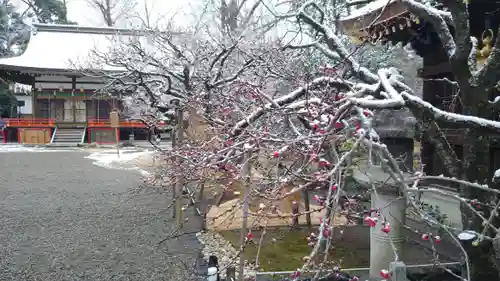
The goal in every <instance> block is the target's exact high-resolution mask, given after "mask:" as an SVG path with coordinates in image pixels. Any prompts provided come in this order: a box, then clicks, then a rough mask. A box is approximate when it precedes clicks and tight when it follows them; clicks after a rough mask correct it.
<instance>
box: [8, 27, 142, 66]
mask: <svg viewBox="0 0 500 281" xmlns="http://www.w3.org/2000/svg"><path fill="white" fill-rule="evenodd" d="M33 27H34V28H33V31H32V34H31V37H30V40H29V43H28V46H27V49H26V51H25V52H24V53H23V54H22V55H20V56H17V57H10V58H2V59H0V68H3V69H8V70H20V71H30V70H55V71H57V70H60V71H76V70H77V69H78V68H82V67H85V68H94V69H102V70H106V71H119V70H121V69H120V68H118V67H114V66H109V65H99V64H96V63H95V62H94V61H95V60H92V52H93V51H97V52H99V53H105V52H107V51H108V50H109V49H110V47H111V44H112V39H114V40H116V39H117V36H119V40H122V39H124V40H127V38H131V37H134V36H135V37H136V36H137V35H138V34H140V31H138V30H131V29H120V28H109V27H86V26H78V25H50V24H34V25H33ZM89 66H91V67H89Z"/></svg>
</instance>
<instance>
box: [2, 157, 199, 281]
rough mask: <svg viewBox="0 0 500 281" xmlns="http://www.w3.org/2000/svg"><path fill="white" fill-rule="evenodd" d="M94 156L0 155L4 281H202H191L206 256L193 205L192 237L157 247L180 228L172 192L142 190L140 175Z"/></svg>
mask: <svg viewBox="0 0 500 281" xmlns="http://www.w3.org/2000/svg"><path fill="white" fill-rule="evenodd" d="M7 154H8V155H7ZM88 154H89V152H88V151H86V150H76V149H75V150H68V149H66V150H64V149H59V150H50V149H45V150H43V149H40V150H38V149H31V150H23V151H9V152H4V153H3V154H2V157H0V171H1V174H0V178H1V180H2V185H1V188H0V214H1V216H0V245H1V246H0V257H1V258H0V280H9V281H21V280H22V281H26V280H39V281H76V280H78V281H84V280H85V281H87V280H88V281H91V280H92V281H95V280H123V281H135V280H141V281H142V280H144V281H160V280H162V281H163V280H174V281H177V280H196V279H195V278H194V277H193V276H189V277H187V275H189V273H192V271H190V269H191V265H192V263H193V262H194V260H195V257H196V256H197V255H198V253H199V251H200V248H199V247H200V245H199V243H198V241H197V239H196V237H195V234H194V233H195V232H197V231H198V229H197V227H198V225H199V224H198V222H196V219H191V218H192V214H191V213H190V212H189V211H190V210H192V208H189V209H188V210H186V216H187V217H188V218H189V219H190V220H189V222H188V223H186V226H185V229H184V230H183V232H185V233H189V234H185V235H180V236H179V237H176V238H175V239H172V240H167V241H165V242H164V243H162V244H161V245H158V242H159V241H161V240H162V239H164V238H165V237H166V236H168V235H169V234H170V233H172V231H174V230H175V229H174V227H173V225H174V224H173V221H172V220H171V216H170V212H171V210H170V209H169V207H168V206H169V205H170V204H169V201H170V200H171V199H170V198H169V195H168V194H166V193H165V194H163V193H158V192H157V191H156V189H155V190H154V191H153V190H150V189H148V188H147V187H146V188H142V189H140V188H139V187H140V184H141V176H140V174H139V173H138V172H136V171H130V170H118V169H105V168H102V167H99V166H97V165H94V164H93V160H92V159H86V158H85V156H87V155H88ZM7 156H8V157H7ZM184 262H185V263H184Z"/></svg>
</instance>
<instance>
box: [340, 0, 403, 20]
mask: <svg viewBox="0 0 500 281" xmlns="http://www.w3.org/2000/svg"><path fill="white" fill-rule="evenodd" d="M395 1H396V0H374V1H372V2H370V3H369V4H367V5H366V6H363V7H361V8H359V9H356V10H353V11H351V13H350V14H349V15H348V16H345V17H342V18H341V19H340V20H350V19H355V18H358V17H361V16H365V15H368V14H370V13H372V12H374V11H377V10H380V9H382V8H384V7H385V6H387V5H389V3H392V2H395Z"/></svg>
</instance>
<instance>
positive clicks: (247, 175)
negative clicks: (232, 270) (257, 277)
mask: <svg viewBox="0 0 500 281" xmlns="http://www.w3.org/2000/svg"><path fill="white" fill-rule="evenodd" d="M251 156H252V153H251V151H247V152H246V153H245V158H244V162H243V163H244V165H245V168H244V170H243V173H244V175H243V176H244V177H245V195H244V197H243V200H244V201H243V210H242V220H241V237H240V246H242V250H241V253H240V267H239V270H238V273H239V278H238V279H239V280H240V281H243V273H244V268H245V253H244V252H245V251H244V250H243V249H244V247H243V245H244V244H245V243H246V239H247V235H248V229H247V222H248V205H249V202H248V201H249V200H250V190H251V188H252V186H251V181H250V177H251V169H252V166H251V164H250V158H251Z"/></svg>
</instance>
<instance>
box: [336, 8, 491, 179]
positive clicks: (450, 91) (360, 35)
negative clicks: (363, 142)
mask: <svg viewBox="0 0 500 281" xmlns="http://www.w3.org/2000/svg"><path fill="white" fill-rule="evenodd" d="M468 12H469V26H470V33H471V36H474V37H476V38H479V41H484V39H487V37H489V42H494V41H493V40H494V38H496V36H497V34H496V33H497V31H498V27H499V26H500V2H498V1H486V0H478V1H473V2H471V3H470V4H469V6H468ZM339 27H340V29H341V31H342V33H343V34H345V35H348V36H351V37H352V38H353V39H354V40H355V41H357V42H360V41H367V42H369V43H371V44H393V45H395V44H398V43H401V44H403V45H407V44H409V45H411V47H412V49H413V50H414V51H415V52H416V53H417V54H418V55H419V56H420V57H422V59H423V67H422V68H420V69H419V70H418V74H419V76H420V78H421V79H423V93H422V97H423V99H424V100H426V101H427V102H430V103H431V104H432V105H434V106H436V107H437V108H439V109H443V110H446V111H449V112H455V113H460V112H461V111H462V104H461V99H460V95H457V89H456V87H454V86H453V85H452V84H450V83H443V82H442V81H439V80H441V79H443V78H447V79H449V80H453V79H454V78H453V74H452V72H451V65H450V63H449V61H448V58H447V56H446V54H445V52H444V50H443V48H442V47H441V42H440V40H439V38H438V36H437V34H436V33H435V31H434V29H433V27H432V25H431V24H430V23H429V22H426V21H425V20H422V19H420V18H419V17H418V16H416V15H414V14H412V13H410V12H409V11H408V10H407V8H406V6H405V4H404V3H402V2H400V1H387V0H375V1H373V2H371V3H369V4H367V5H365V6H363V7H361V8H359V9H357V10H354V11H353V12H352V13H351V15H349V16H347V17H344V18H341V19H340V21H339ZM451 30H452V32H454V31H453V28H452V27H451ZM484 45H485V44H484V43H482V44H481V45H480V46H479V48H483V47H484ZM484 59H485V58H480V57H478V58H477V60H478V63H480V62H481V61H484ZM499 93H500V89H497V91H496V92H495V91H493V92H492V93H491V99H493V98H494V96H496V95H498V94H499ZM494 114H495V113H494V112H492V116H491V119H498V118H496V117H495V116H494ZM444 131H445V132H446V135H447V138H448V139H449V141H450V143H451V144H452V145H453V146H454V148H455V152H456V154H457V156H458V157H459V159H460V158H462V155H463V151H462V146H463V140H464V139H463V132H462V131H461V130H457V129H453V128H444ZM492 139H493V140H492V144H491V151H490V157H491V159H493V161H492V164H493V162H495V161H496V163H495V167H497V168H499V167H500V166H499V165H500V157H499V156H500V154H499V153H500V145H499V144H500V143H499V142H498V141H497V138H492ZM422 157H423V159H422V162H423V163H424V164H425V166H424V170H425V172H426V174H429V175H440V174H447V173H446V171H445V169H444V165H443V164H442V163H441V160H440V159H439V156H438V154H437V153H435V148H434V147H433V145H432V144H430V143H427V142H423V143H422ZM494 170H495V169H492V171H494Z"/></svg>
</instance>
